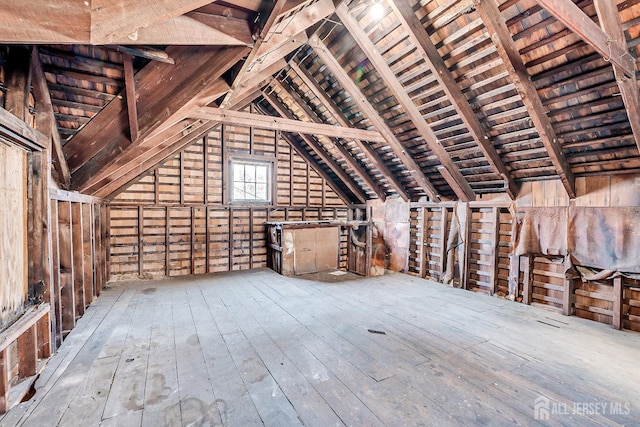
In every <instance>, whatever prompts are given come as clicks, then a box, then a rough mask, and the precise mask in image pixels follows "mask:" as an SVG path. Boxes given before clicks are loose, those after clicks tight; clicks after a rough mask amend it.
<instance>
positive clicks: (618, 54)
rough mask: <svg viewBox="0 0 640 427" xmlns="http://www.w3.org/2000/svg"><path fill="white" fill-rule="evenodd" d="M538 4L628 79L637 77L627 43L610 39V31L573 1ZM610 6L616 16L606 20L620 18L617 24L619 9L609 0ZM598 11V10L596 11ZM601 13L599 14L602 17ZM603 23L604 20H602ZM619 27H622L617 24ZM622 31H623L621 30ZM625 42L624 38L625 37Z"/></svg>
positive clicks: (563, 0)
mask: <svg viewBox="0 0 640 427" xmlns="http://www.w3.org/2000/svg"><path fill="white" fill-rule="evenodd" d="M536 1H537V2H538V4H540V5H541V6H542V7H544V8H545V9H547V10H548V11H549V13H551V14H552V15H553V16H555V17H556V19H557V20H558V21H560V22H562V23H563V24H564V25H566V26H567V28H569V29H570V30H571V31H573V32H574V33H575V34H576V35H577V36H578V37H580V38H581V39H582V40H584V41H585V42H586V43H587V44H590V45H591V46H592V47H593V48H594V49H595V50H596V51H598V53H600V55H602V56H603V57H604V58H607V59H608V60H609V61H610V62H611V63H612V64H614V65H615V66H617V67H619V68H620V69H621V70H622V71H623V72H624V74H625V75H626V76H627V77H631V76H633V75H635V72H636V71H635V70H636V66H635V65H636V60H635V58H634V57H633V56H632V55H631V54H630V53H629V51H628V50H627V47H626V42H624V43H621V42H620V41H618V40H617V37H613V38H612V37H610V34H611V33H609V34H607V33H608V31H602V29H600V27H598V24H596V23H595V22H593V20H592V19H591V18H590V17H589V16H588V15H587V14H586V13H584V12H583V11H582V9H580V8H579V7H578V6H576V5H575V4H574V3H573V2H572V1H571V0H536ZM608 3H610V6H609V8H608V10H607V13H609V14H611V15H614V16H607V19H605V21H606V20H609V19H615V16H618V20H617V22H619V20H620V15H619V14H618V9H617V8H616V6H615V3H616V2H615V1H614V0H608ZM596 10H597V9H596ZM600 13H601V12H598V15H600ZM600 21H601V22H602V18H600ZM617 25H618V27H619V26H620V25H619V24H617ZM612 26H614V25H612ZM620 31H622V30H620ZM623 40H624V36H623Z"/></svg>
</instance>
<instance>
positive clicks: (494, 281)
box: [489, 207, 500, 295]
mask: <svg viewBox="0 0 640 427" xmlns="http://www.w3.org/2000/svg"><path fill="white" fill-rule="evenodd" d="M493 218H494V224H493V225H494V226H493V228H492V229H491V240H492V242H493V247H492V258H491V265H490V266H489V269H490V273H491V276H490V278H489V295H493V294H494V293H495V292H496V287H497V285H498V265H499V264H500V262H499V260H500V208H498V207H494V208H493Z"/></svg>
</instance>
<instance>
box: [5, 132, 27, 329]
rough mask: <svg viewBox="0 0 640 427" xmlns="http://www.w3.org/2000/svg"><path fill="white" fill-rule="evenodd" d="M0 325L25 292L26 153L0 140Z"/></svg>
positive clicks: (18, 307)
mask: <svg viewBox="0 0 640 427" xmlns="http://www.w3.org/2000/svg"><path fill="white" fill-rule="evenodd" d="M0 159H1V161H0V162H1V164H0V259H2V263H0V305H1V308H2V310H1V311H0V325H1V324H3V323H4V322H7V321H9V320H11V318H12V317H13V316H15V315H16V314H18V312H19V311H20V310H21V309H22V304H23V303H24V301H25V300H26V297H27V291H28V288H27V286H28V264H27V260H28V257H27V153H26V152H25V151H24V150H22V149H20V148H17V147H15V146H13V145H9V144H5V143H3V142H2V141H1V140H0Z"/></svg>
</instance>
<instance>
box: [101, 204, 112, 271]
mask: <svg viewBox="0 0 640 427" xmlns="http://www.w3.org/2000/svg"><path fill="white" fill-rule="evenodd" d="M102 212H103V214H102V215H103V216H104V221H102V224H103V227H104V228H103V230H102V233H103V235H102V241H103V246H104V265H105V270H106V271H105V273H106V275H105V277H106V280H109V279H111V208H109V205H105V206H104V208H103V209H102Z"/></svg>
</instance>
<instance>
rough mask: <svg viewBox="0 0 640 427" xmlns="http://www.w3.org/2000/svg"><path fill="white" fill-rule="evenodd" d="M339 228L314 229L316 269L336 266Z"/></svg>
mask: <svg viewBox="0 0 640 427" xmlns="http://www.w3.org/2000/svg"><path fill="white" fill-rule="evenodd" d="M339 249H340V229H339V228H338V227H331V228H318V229H316V246H315V254H316V271H326V270H335V269H336V268H338V251H339Z"/></svg>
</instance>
